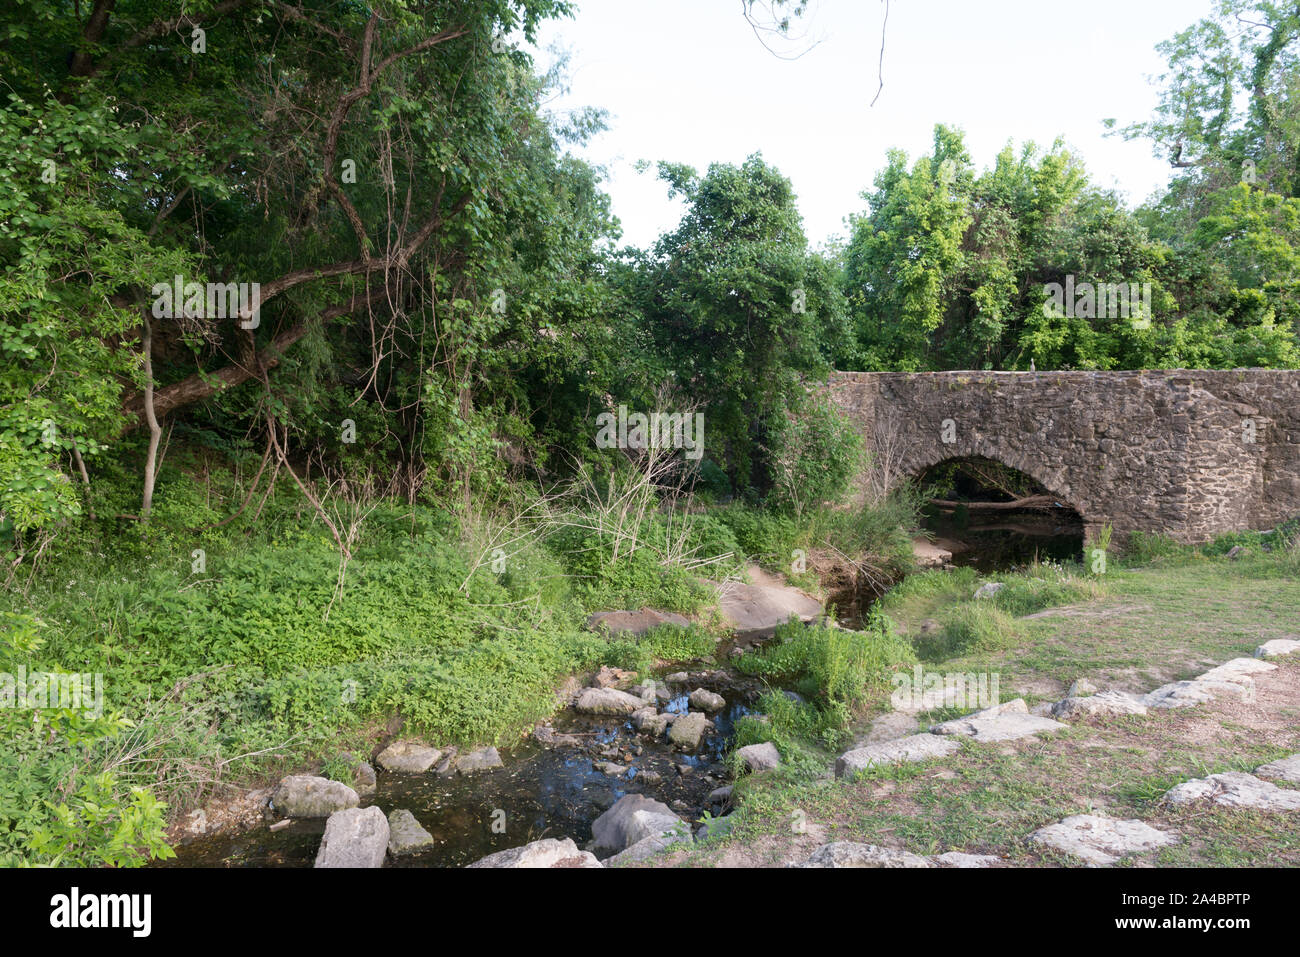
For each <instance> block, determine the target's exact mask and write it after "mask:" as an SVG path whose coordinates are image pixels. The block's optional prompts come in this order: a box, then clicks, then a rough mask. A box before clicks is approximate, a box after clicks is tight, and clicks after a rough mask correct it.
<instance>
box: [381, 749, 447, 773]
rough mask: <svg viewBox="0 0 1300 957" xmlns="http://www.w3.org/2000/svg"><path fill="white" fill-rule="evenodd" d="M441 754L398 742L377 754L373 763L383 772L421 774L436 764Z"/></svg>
mask: <svg viewBox="0 0 1300 957" xmlns="http://www.w3.org/2000/svg"><path fill="white" fill-rule="evenodd" d="M441 757H442V752H441V751H439V750H438V749H437V748H430V747H426V746H425V745H423V744H416V743H414V742H412V741H398V742H395V743H394V744H390V745H389V746H388V747H386V748H384V750H382V751H380V752H379V757H378V758H376V759H375V761H376V762H377V763H378V764H379V766H380V767H381V768H383V769H384V770H385V771H400V772H403V773H406V774H423V773H424V772H425V771H427V770H429V768H431V767H433V766H434V765H435V764H437V763H438V759H439V758H441Z"/></svg>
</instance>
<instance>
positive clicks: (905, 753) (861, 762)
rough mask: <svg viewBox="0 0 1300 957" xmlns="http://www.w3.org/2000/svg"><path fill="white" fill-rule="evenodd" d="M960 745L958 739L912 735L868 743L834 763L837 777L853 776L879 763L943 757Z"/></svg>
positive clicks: (848, 752)
mask: <svg viewBox="0 0 1300 957" xmlns="http://www.w3.org/2000/svg"><path fill="white" fill-rule="evenodd" d="M959 747H960V745H959V744H958V743H957V742H956V741H952V740H949V739H947V738H941V737H938V736H937V735H933V734H913V735H911V736H909V737H906V738H899V739H897V740H895V741H882V742H880V743H879V744H868V745H866V746H865V747H861V748H857V749H855V750H853V751H847V752H845V753H844V754H842V755H840V757H839V759H838V760H837V761H836V762H835V776H836V777H837V778H843V777H849V778H851V777H853V775H855V774H857V773H858V772H859V771H863V770H866V769H867V768H870V767H874V766H875V765H877V764H893V763H894V762H896V761H906V762H912V761H926V760H929V759H930V758H943V757H947V756H948V755H950V754H952V753H953V752H955V751H956V750H958V748H959Z"/></svg>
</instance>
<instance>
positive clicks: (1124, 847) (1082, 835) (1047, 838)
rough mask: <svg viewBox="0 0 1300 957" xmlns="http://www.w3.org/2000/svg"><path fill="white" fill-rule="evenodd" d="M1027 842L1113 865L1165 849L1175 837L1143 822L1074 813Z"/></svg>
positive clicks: (1045, 828) (1038, 832)
mask: <svg viewBox="0 0 1300 957" xmlns="http://www.w3.org/2000/svg"><path fill="white" fill-rule="evenodd" d="M1030 840H1032V841H1037V842H1038V843H1040V844H1046V845H1048V846H1049V847H1054V848H1056V849H1057V850H1060V851H1064V852H1065V853H1067V854H1071V855H1073V856H1074V857H1078V858H1082V859H1083V860H1085V861H1087V862H1088V863H1089V864H1093V865H1098V866H1101V865H1105V864H1114V863H1115V862H1116V861H1118V860H1119V859H1120V858H1121V857H1123V856H1124V855H1126V854H1136V853H1139V852H1141V851H1149V850H1153V849H1154V848H1157V847H1166V846H1168V845H1170V844H1176V843H1177V842H1178V835H1176V834H1171V833H1169V832H1167V831H1161V830H1157V829H1156V828H1154V827H1152V826H1151V825H1149V824H1144V823H1143V822H1142V821H1117V820H1114V819H1113V818H1109V817H1102V816H1100V815H1097V814H1076V815H1074V816H1073V817H1067V818H1066V819H1065V820H1063V821H1061V822H1059V823H1057V824H1049V825H1047V827H1041V828H1039V829H1038V830H1037V831H1035V832H1034V833H1033V834H1032V835H1030Z"/></svg>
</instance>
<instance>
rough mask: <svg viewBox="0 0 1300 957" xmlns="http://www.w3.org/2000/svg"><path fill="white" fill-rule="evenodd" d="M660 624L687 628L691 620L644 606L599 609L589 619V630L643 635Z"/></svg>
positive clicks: (612, 633)
mask: <svg viewBox="0 0 1300 957" xmlns="http://www.w3.org/2000/svg"><path fill="white" fill-rule="evenodd" d="M660 625H677V626H679V627H681V628H686V627H688V626H689V625H690V621H689V620H688V619H686V618H683V617H682V616H681V615H677V614H674V613H672V612H669V611H656V610H655V609H653V608H642V609H641V610H640V611H598V612H596V614H594V615H591V616H590V617H589V618H588V619H587V630H588V631H604V632H608V633H609V634H611V635H624V634H630V635H632V636H633V637H635V638H641V637H643V636H644V635H645V634H646V632H648V631H650V629H652V628H658V627H659V626H660Z"/></svg>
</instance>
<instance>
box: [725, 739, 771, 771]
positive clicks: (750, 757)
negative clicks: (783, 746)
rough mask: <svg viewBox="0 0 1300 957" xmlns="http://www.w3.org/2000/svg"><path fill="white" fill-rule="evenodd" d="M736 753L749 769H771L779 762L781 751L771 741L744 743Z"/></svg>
mask: <svg viewBox="0 0 1300 957" xmlns="http://www.w3.org/2000/svg"><path fill="white" fill-rule="evenodd" d="M736 754H738V755H740V760H741V763H742V764H744V765H745V768H746V770H749V771H771V770H772V769H773V768H775V767H779V766H780V764H781V752H780V751H778V750H777V749H776V745H775V744H773V743H772V742H771V741H764V742H763V743H762V744H749V745H746V746H745V747H743V748H741V749H740V750H739V751H737V752H736Z"/></svg>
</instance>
